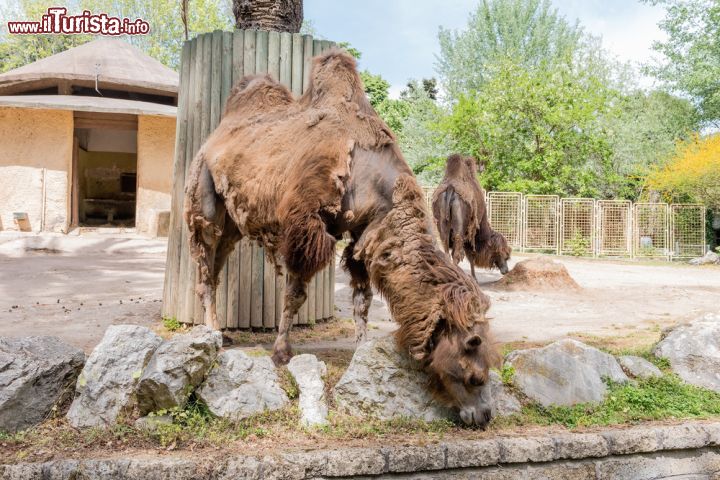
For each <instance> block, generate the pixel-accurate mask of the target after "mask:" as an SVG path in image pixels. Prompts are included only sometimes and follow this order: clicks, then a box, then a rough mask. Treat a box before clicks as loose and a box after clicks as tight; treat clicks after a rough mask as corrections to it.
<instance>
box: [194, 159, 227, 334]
mask: <svg viewBox="0 0 720 480" xmlns="http://www.w3.org/2000/svg"><path fill="white" fill-rule="evenodd" d="M185 221H186V223H187V225H188V229H189V232H190V235H189V241H190V256H191V257H192V258H193V259H194V260H195V262H196V263H197V268H198V270H197V272H198V273H197V280H196V282H197V283H196V285H195V291H196V293H197V294H198V296H199V297H200V300H201V302H202V306H203V312H204V313H203V315H204V322H205V325H207V326H208V327H210V328H213V329H215V330H219V329H220V324H219V323H218V320H217V310H216V305H215V291H216V287H217V278H218V273H219V270H220V268H221V267H222V262H224V261H225V258H227V255H228V254H229V252H230V251H231V250H232V245H233V244H234V243H235V242H237V240H239V239H240V233H239V231H238V229H237V226H236V225H235V224H234V223H233V221H232V220H231V219H230V217H229V215H228V214H227V210H226V209H225V205H224V203H223V201H222V199H221V198H220V197H219V196H218V195H217V193H216V192H215V184H214V182H213V180H212V176H211V175H210V171H209V170H208V169H207V166H206V165H205V162H204V159H203V158H202V156H199V157H198V158H196V159H195V160H194V161H193V165H192V166H191V171H190V175H189V177H188V185H187V189H186V195H185ZM228 245H230V246H228ZM218 249H219V250H220V255H218Z"/></svg>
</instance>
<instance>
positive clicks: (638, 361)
mask: <svg viewBox="0 0 720 480" xmlns="http://www.w3.org/2000/svg"><path fill="white" fill-rule="evenodd" d="M618 362H619V363H620V366H621V367H622V368H623V370H625V371H626V372H627V373H629V374H630V375H632V376H633V377H635V378H652V377H662V372H661V371H660V369H659V368H658V367H656V366H655V365H653V364H652V363H650V362H648V361H647V360H645V359H644V358H642V357H636V356H633V355H622V356H620V357H618Z"/></svg>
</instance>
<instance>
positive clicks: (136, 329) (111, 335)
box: [67, 325, 162, 428]
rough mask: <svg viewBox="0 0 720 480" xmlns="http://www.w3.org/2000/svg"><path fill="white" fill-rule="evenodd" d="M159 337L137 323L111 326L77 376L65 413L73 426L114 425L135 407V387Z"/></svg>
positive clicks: (158, 343) (159, 341)
mask: <svg viewBox="0 0 720 480" xmlns="http://www.w3.org/2000/svg"><path fill="white" fill-rule="evenodd" d="M161 342H162V339H161V338H160V337H159V336H157V335H156V334H155V333H153V332H152V331H151V330H149V329H148V328H145V327H141V326H138V325H112V326H110V327H108V329H107V330H106V331H105V336H103V339H102V341H101V342H100V343H99V344H98V345H97V346H96V347H95V349H94V350H93V352H92V353H91V354H90V358H88V360H87V363H85V367H84V368H83V370H82V373H80V376H79V377H78V381H77V386H76V388H75V391H76V395H75V400H74V401H73V403H72V405H71V406H70V410H69V411H68V413H67V419H68V422H69V423H70V424H71V425H72V426H74V427H78V428H80V427H97V426H105V425H110V424H113V423H115V422H116V421H117V419H118V417H119V416H121V415H128V414H130V413H131V411H132V409H133V407H134V406H135V401H136V398H135V387H136V386H137V382H138V379H139V378H140V376H141V375H142V372H143V369H144V368H145V366H146V365H147V363H148V362H149V361H150V357H151V356H152V354H153V352H154V351H155V349H156V348H157V347H158V346H159V345H160V343H161Z"/></svg>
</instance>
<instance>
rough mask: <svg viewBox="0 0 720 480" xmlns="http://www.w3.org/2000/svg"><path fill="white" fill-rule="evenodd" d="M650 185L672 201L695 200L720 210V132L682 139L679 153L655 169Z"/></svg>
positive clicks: (714, 209)
mask: <svg viewBox="0 0 720 480" xmlns="http://www.w3.org/2000/svg"><path fill="white" fill-rule="evenodd" d="M648 185H649V187H650V188H653V189H655V190H658V191H660V192H662V193H663V194H664V195H665V196H666V198H667V199H668V200H670V201H678V200H679V201H686V200H691V201H696V202H700V203H703V204H705V205H706V206H707V207H708V208H710V209H711V210H713V211H715V212H716V213H718V212H720V135H718V134H716V135H711V136H709V137H705V138H701V137H699V136H695V137H693V138H691V139H689V140H687V141H685V142H681V143H680V144H679V145H678V149H677V154H676V155H675V156H674V157H673V158H672V159H671V160H670V161H669V162H668V163H667V164H666V165H665V166H663V167H661V168H657V169H656V170H654V171H653V172H652V174H651V175H650V177H649V178H648Z"/></svg>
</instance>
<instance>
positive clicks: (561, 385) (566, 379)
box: [506, 339, 629, 406]
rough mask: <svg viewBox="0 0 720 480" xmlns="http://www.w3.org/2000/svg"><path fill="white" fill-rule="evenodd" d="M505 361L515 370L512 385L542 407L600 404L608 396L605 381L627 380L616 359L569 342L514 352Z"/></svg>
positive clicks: (580, 344)
mask: <svg viewBox="0 0 720 480" xmlns="http://www.w3.org/2000/svg"><path fill="white" fill-rule="evenodd" d="M506 362H507V363H509V364H510V365H512V367H513V368H514V370H515V375H514V376H513V384H514V385H515V386H516V387H517V388H519V389H520V391H522V392H523V393H524V394H525V395H527V396H528V397H529V398H531V399H533V400H535V401H536V402H538V403H540V404H541V405H544V406H550V405H575V404H578V403H585V402H600V401H602V400H603V399H604V398H605V394H606V393H607V386H606V385H605V381H604V380H603V379H604V378H607V379H609V380H611V381H613V382H617V383H624V382H627V381H628V380H629V379H628V377H627V375H625V373H624V372H623V370H622V368H620V365H619V364H618V362H617V360H615V357H613V356H612V355H609V354H607V353H604V352H601V351H600V350H598V349H596V348H593V347H590V346H588V345H585V344H584V343H582V342H578V341H576V340H571V339H565V340H559V341H557V342H554V343H551V344H550V345H548V346H546V347H542V348H530V349H527V350H517V351H514V352H512V353H510V354H509V355H508V357H507V359H506Z"/></svg>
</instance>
